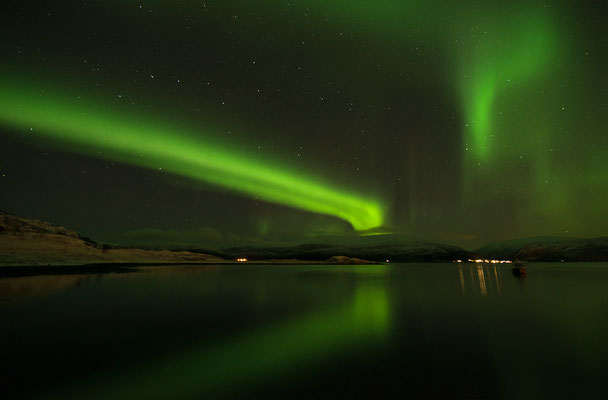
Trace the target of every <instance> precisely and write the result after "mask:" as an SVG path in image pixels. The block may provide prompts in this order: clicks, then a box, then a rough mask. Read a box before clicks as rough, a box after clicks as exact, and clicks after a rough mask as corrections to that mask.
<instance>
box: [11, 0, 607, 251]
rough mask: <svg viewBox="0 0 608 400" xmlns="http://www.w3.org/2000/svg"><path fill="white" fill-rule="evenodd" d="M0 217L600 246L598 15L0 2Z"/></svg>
mask: <svg viewBox="0 0 608 400" xmlns="http://www.w3.org/2000/svg"><path fill="white" fill-rule="evenodd" d="M0 19H1V21H0V26H1V28H0V29H1V33H2V40H1V41H0V43H1V46H2V47H1V54H2V62H1V64H0V88H1V90H0V209H3V210H5V211H7V212H10V213H14V214H18V215H21V216H26V217H33V218H38V219H43V220H46V221H50V222H53V223H56V224H60V225H64V226H68V227H70V228H72V229H75V230H77V231H78V232H79V233H81V234H83V235H86V236H90V237H93V238H95V239H99V240H106V241H113V242H128V241H130V240H144V239H145V240H156V239H158V240H161V241H162V240H165V241H172V242H180V241H183V242H197V241H212V242H213V241H214V242H216V243H218V244H221V243H227V242H230V241H236V240H242V239H244V240H259V239H265V240H287V239H295V238H301V237H310V236H315V235H323V234H347V233H348V234H352V233H353V231H359V232H364V233H382V232H399V233H405V234H409V235H412V236H414V237H420V238H426V239H430V240H435V241H442V242H448V243H453V244H458V245H461V246H464V247H468V248H472V247H475V246H477V245H479V244H482V243H484V242H487V241H491V240H501V239H511V238H516V237H524V236H536V235H559V236H581V237H592V236H601V235H606V234H607V233H608V232H607V230H606V227H607V226H608V212H606V209H607V208H608V207H607V205H608V204H607V203H608V135H607V127H608V124H607V123H606V115H607V114H608V96H607V91H606V87H607V86H606V79H605V71H606V70H608V68H607V67H608V66H607V63H606V46H605V42H606V39H605V38H606V37H608V32H607V31H608V29H607V24H606V9H605V6H604V5H603V3H602V2H600V1H531V0H526V1H520V0H514V1H509V2H506V1H502V0H501V1H470V0H463V1H453V2H448V1H427V0H409V1H406V0H401V1H396V0H394V1H388V0H384V1H365V2H364V1H361V0H349V1H346V0H345V1H337V0H336V1H321V0H310V1H297V0H294V1H278V0H259V1H245V0H242V1H236V0H222V1H211V0H208V1H194V0H188V1H118V0H106V1H96V0H90V1H61V2H53V1H39V2H19V1H9V4H6V3H3V6H2V12H1V13H0Z"/></svg>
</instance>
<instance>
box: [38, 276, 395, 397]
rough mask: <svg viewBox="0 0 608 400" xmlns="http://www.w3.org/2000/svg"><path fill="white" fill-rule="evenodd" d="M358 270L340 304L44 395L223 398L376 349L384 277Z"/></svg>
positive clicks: (382, 330) (384, 304)
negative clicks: (347, 296)
mask: <svg viewBox="0 0 608 400" xmlns="http://www.w3.org/2000/svg"><path fill="white" fill-rule="evenodd" d="M357 269H358V268H357ZM357 269H354V268H353V270H352V272H351V273H350V274H351V276H352V275H353V273H354V275H356V276H355V278H354V279H355V286H354V290H353V293H352V297H351V298H350V299H348V300H346V301H341V302H339V303H338V304H333V305H331V304H330V305H328V306H327V307H324V308H323V309H321V310H318V311H315V312H311V313H306V314H304V315H302V316H300V317H296V318H292V319H290V320H288V321H281V322H275V323H271V324H266V325H263V326H262V327H261V328H258V329H257V330H255V331H251V332H245V333H242V334H238V335H237V336H234V337H230V338H227V339H225V340H222V341H220V342H216V343H201V344H200V345H197V346H195V347H192V348H189V349H187V351H180V352H179V353H177V354H173V355H172V356H170V357H163V358H160V359H156V360H152V361H150V360H148V361H147V362H145V364H144V363H142V365H137V366H136V367H134V368H133V367H131V368H125V369H122V370H120V369H119V370H113V371H112V372H111V374H107V375H106V376H100V375H96V376H95V377H90V378H85V379H82V380H80V382H79V383H78V384H77V385H78V387H77V388H75V387H74V385H71V386H70V387H65V388H58V389H59V390H58V391H57V392H55V393H52V394H45V395H44V396H43V397H42V398H55V397H54V396H58V398H59V397H60V398H62V399H70V398H74V399H82V398H87V399H110V398H116V399H119V398H134V397H133V394H134V393H137V398H143V399H148V398H191V397H192V398H210V397H211V398H215V397H220V398H223V397H224V396H226V394H227V393H233V392H234V390H235V388H237V389H238V388H239V387H243V386H251V387H259V386H261V385H264V384H268V383H269V382H268V381H269V380H270V381H272V380H276V379H277V378H279V377H281V376H283V375H284V374H286V373H287V374H289V373H292V372H294V371H298V370H299V369H301V368H302V367H305V366H306V365H307V364H313V363H317V362H319V361H320V360H325V359H331V358H334V357H340V356H341V355H345V354H347V353H348V352H349V351H352V350H354V349H361V348H365V347H366V346H368V345H373V344H377V343H379V342H381V341H383V340H384V339H385V338H386V336H387V333H388V331H389V325H390V315H391V311H390V307H389V297H388V294H387V285H386V280H385V279H376V280H374V279H360V278H361V277H360V276H358V275H357V272H356V271H357ZM369 274H373V275H375V277H378V276H380V277H388V273H387V269H386V268H385V267H380V269H378V267H376V266H373V267H372V266H369V267H368V268H367V269H365V270H362V271H361V275H363V276H365V275H367V276H368V277H369ZM100 382H103V385H101V384H100Z"/></svg>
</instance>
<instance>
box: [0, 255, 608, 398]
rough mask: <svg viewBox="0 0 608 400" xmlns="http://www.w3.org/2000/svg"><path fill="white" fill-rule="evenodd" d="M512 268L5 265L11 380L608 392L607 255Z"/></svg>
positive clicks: (119, 389)
mask: <svg viewBox="0 0 608 400" xmlns="http://www.w3.org/2000/svg"><path fill="white" fill-rule="evenodd" d="M510 268H511V267H510V266H502V265H490V264H467V263H465V264H390V265H373V266H319V265H314V266H302V265H297V266H296V265H294V266H240V265H239V266H211V265H207V266H200V267H192V266H189V267H150V268H143V269H142V270H141V272H138V273H131V274H120V275H117V274H106V275H99V276H94V275H72V276H70V275H66V276H56V277H50V276H47V277H25V278H10V279H0V290H2V292H3V295H4V297H3V299H4V301H3V302H0V321H2V322H4V323H5V324H4V328H3V329H2V330H0V346H2V347H0V350H1V352H0V356H1V358H2V359H3V360H4V363H3V364H2V365H0V377H2V378H0V379H5V382H1V383H3V388H4V392H5V394H7V395H8V398H36V399H51V398H57V399H81V398H87V399H115V398H129V399H139V398H141V399H153V398H159V399H163V398H177V399H180V398H184V399H187V398H206V399H207V398H259V397H266V398H268V397H279V398H332V399H333V398H387V397H388V398H395V397H397V398H402V397H414V398H421V397H435V398H446V397H449V398H524V397H528V398H563V397H577V398H585V397H596V398H600V397H602V396H603V395H604V394H606V393H608V391H607V389H608V388H607V387H606V383H605V382H604V380H603V378H602V377H604V376H605V375H606V374H607V373H608V363H606V360H608V346H606V344H605V340H604V339H605V337H606V336H607V335H608V318H607V317H606V315H608V314H607V313H606V310H607V309H608V306H607V305H608V293H607V291H606V290H605V289H606V285H605V283H606V278H608V267H607V266H606V265H605V264H595V265H589V264H580V265H576V264H571V265H569V266H567V265H563V264H555V265H553V264H547V265H534V266H529V277H528V278H526V279H525V280H522V279H520V278H517V277H515V276H513V275H512V274H511V273H510ZM24 288H25V289H24ZM482 299H483V301H480V300H482ZM24 377H25V378H26V380H27V381H28V382H32V381H34V382H36V383H37V384H36V385H21V384H19V381H20V379H23V378H24ZM514 383H516V384H514Z"/></svg>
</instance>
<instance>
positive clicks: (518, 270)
mask: <svg viewBox="0 0 608 400" xmlns="http://www.w3.org/2000/svg"><path fill="white" fill-rule="evenodd" d="M511 273H513V275H514V276H517V277H518V278H522V277H524V276H527V275H528V272H527V271H526V266H525V265H523V264H522V263H520V262H516V263H515V264H513V268H511Z"/></svg>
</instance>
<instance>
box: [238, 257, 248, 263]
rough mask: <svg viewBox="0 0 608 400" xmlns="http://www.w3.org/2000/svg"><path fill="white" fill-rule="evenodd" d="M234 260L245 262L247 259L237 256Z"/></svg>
mask: <svg viewBox="0 0 608 400" xmlns="http://www.w3.org/2000/svg"><path fill="white" fill-rule="evenodd" d="M236 260H237V261H238V262H246V261H247V259H246V258H237V259H236Z"/></svg>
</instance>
